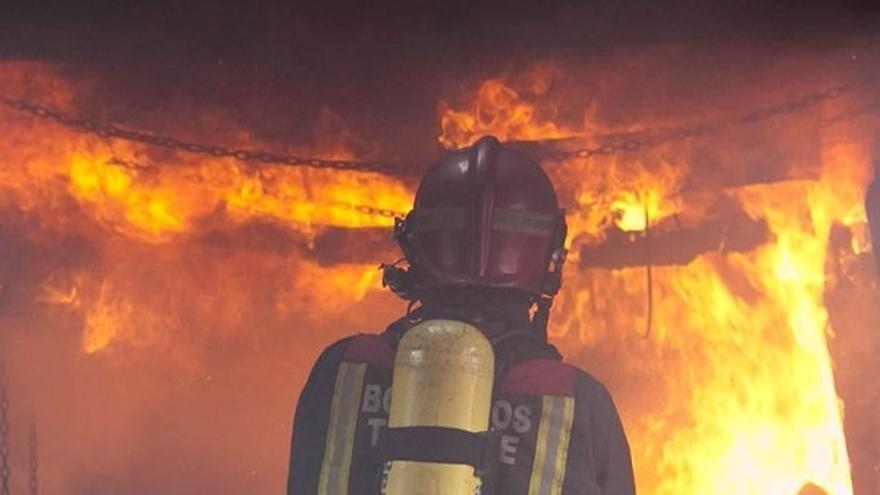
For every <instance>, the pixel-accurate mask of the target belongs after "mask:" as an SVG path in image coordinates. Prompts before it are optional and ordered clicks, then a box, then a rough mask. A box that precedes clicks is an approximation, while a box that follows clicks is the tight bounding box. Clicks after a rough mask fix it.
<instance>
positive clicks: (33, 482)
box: [28, 421, 40, 495]
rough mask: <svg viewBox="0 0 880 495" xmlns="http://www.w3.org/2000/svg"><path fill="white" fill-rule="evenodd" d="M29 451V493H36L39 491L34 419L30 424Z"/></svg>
mask: <svg viewBox="0 0 880 495" xmlns="http://www.w3.org/2000/svg"><path fill="white" fill-rule="evenodd" d="M28 446H29V447H30V449H29V453H30V463H29V466H30V484H29V487H30V490H31V491H30V495H37V494H38V493H39V488H40V485H39V474H40V473H39V470H38V466H37V423H36V421H35V422H34V423H32V424H31V434H30V442H29V445H28Z"/></svg>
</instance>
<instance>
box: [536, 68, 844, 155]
mask: <svg viewBox="0 0 880 495" xmlns="http://www.w3.org/2000/svg"><path fill="white" fill-rule="evenodd" d="M858 84H859V83H858V82H853V83H849V84H844V85H840V86H835V87H832V88H828V89H826V90H824V91H818V92H816V93H811V94H808V95H805V96H802V97H800V98H797V99H794V100H790V101H786V102H783V103H779V104H776V105H773V106H769V107H766V108H761V109H758V110H753V111H751V112H748V113H745V114H741V115H738V116H736V117H733V118H731V119H728V120H721V121H708V122H700V123H695V124H689V125H685V126H681V127H676V128H673V129H671V130H669V131H666V132H663V131H654V132H646V133H644V134H642V135H643V136H644V137H641V138H639V137H632V138H628V139H624V140H622V141H616V142H608V143H603V144H600V145H597V146H595V147H591V148H580V149H576V150H573V151H564V152H559V153H553V154H550V155H548V156H547V158H549V159H550V160H554V161H562V160H569V159H573V158H581V159H583V158H593V157H595V156H603V155H612V154H616V153H620V152H627V151H638V150H641V149H645V148H650V147H653V146H657V145H660V144H663V143H669V142H673V141H681V140H684V139H688V138H692V137H696V136H700V135H705V134H710V133H713V132H717V131H719V130H721V129H723V128H725V127H729V126H731V125H736V124H741V125H748V124H754V123H758V122H762V121H765V120H769V119H772V118H774V117H778V116H781V115H786V114H793V113H799V112H801V111H804V110H806V109H807V108H810V107H813V106H816V105H818V104H819V103H821V102H823V101H826V100H830V99H833V98H837V97H839V96H840V95H842V94H844V93H847V92H849V91H852V90H853V89H855V88H856V86H858Z"/></svg>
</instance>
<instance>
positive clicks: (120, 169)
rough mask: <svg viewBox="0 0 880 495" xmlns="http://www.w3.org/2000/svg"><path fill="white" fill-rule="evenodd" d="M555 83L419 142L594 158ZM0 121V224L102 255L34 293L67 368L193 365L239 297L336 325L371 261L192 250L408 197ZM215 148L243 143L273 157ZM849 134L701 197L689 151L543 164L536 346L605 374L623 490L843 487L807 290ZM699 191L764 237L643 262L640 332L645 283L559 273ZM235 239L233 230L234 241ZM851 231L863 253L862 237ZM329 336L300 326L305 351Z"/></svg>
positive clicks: (857, 182) (534, 77)
mask: <svg viewBox="0 0 880 495" xmlns="http://www.w3.org/2000/svg"><path fill="white" fill-rule="evenodd" d="M561 77H562V72H561V71H560V70H558V69H556V68H554V67H552V66H546V65H545V66H541V67H539V68H537V69H535V70H533V71H530V72H529V74H527V77H523V78H520V79H518V80H516V81H515V82H510V81H509V80H508V79H506V78H495V79H490V80H487V81H484V82H483V83H481V84H480V85H479V87H478V88H477V90H476V92H475V94H474V95H473V96H472V97H471V98H468V99H466V101H464V102H463V103H461V104H460V105H458V104H453V103H447V102H446V101H441V102H440V104H439V110H440V126H441V129H442V133H441V134H440V136H439V138H438V139H439V142H440V143H441V144H443V145H444V146H446V147H459V146H464V145H466V144H469V143H470V142H472V141H473V140H474V139H476V138H477V137H478V136H480V135H482V134H485V133H492V134H495V135H496V136H498V137H499V138H501V139H502V140H535V139H559V138H577V139H580V140H583V141H584V142H585V143H586V144H592V143H590V142H589V138H587V137H586V136H589V135H592V134H593V133H595V132H597V131H601V130H603V127H605V126H603V125H602V123H601V122H599V121H597V119H596V118H595V115H596V110H597V106H596V104H591V105H590V106H589V107H588V108H587V110H586V111H585V112H584V114H585V115H584V116H583V119H582V123H581V124H579V125H573V124H570V123H563V122H561V120H562V119H561V118H560V116H559V112H558V108H559V106H558V105H557V104H556V102H555V101H553V97H552V91H551V90H552V87H553V82H554V81H555V80H556V79H558V78H561ZM74 86H76V85H74V84H72V83H69V84H68V83H65V82H64V80H63V79H62V78H60V77H58V75H57V74H55V73H54V72H53V71H52V69H51V68H49V67H46V66H42V65H33V64H4V65H3V66H0V90H2V92H3V93H5V94H18V93H20V91H21V88H32V89H31V91H33V94H34V95H38V96H39V99H41V100H42V101H46V100H47V99H48V101H49V103H51V104H53V105H56V106H58V107H61V108H72V107H73V106H72V101H73V98H72V95H73V94H74V93H75V92H76V91H86V90H85V89H84V88H81V87H79V86H76V88H75V89H74ZM47 95H48V96H47ZM2 115H3V118H2V120H0V150H2V152H3V153H2V154H3V156H4V157H5V158H4V159H5V163H6V164H5V166H4V167H0V211H18V212H26V213H29V214H32V215H33V216H35V217H37V218H39V221H40V227H41V228H43V229H45V230H46V231H48V232H49V233H50V234H51V233H64V232H70V231H73V232H78V233H81V234H82V235H83V236H85V237H88V238H89V239H90V240H91V241H92V242H94V243H95V244H96V245H98V246H99V251H100V254H101V256H102V257H103V258H102V263H101V266H102V268H100V269H93V270H90V269H83V268H77V269H72V270H69V271H70V273H62V274H57V273H53V274H49V276H48V277H47V280H46V283H45V285H44V287H43V290H42V292H41V295H40V296H39V297H38V299H39V301H40V302H42V303H44V304H47V305H53V306H57V307H61V308H67V310H69V311H71V312H72V313H74V314H76V315H79V317H80V318H81V319H82V324H83V333H82V338H81V350H82V351H83V352H85V353H87V354H101V353H103V354H111V355H112V354H113V353H112V352H110V351H112V350H114V349H127V348H135V349H137V348H140V347H151V346H152V347H156V348H160V349H165V350H169V351H170V352H171V354H172V358H177V359H180V360H181V361H183V362H185V363H189V362H190V361H191V356H190V355H189V354H188V352H194V351H188V350H187V349H185V346H184V345H181V344H180V343H179V340H180V339H182V338H183V337H182V336H180V335H178V334H177V333H175V332H178V331H179V330H180V329H182V328H187V326H188V325H189V323H188V321H189V319H193V320H196V321H202V322H206V321H207V322H214V323H215V326H214V327H212V328H197V329H190V331H191V332H192V333H196V334H198V335H199V336H201V333H205V334H210V336H212V337H213V338H217V337H218V336H224V335H228V334H233V333H234V332H236V331H240V329H242V328H247V329H249V330H250V331H252V332H254V333H257V334H258V333H259V331H260V330H259V328H255V327H258V326H259V322H253V321H250V319H251V318H252V317H253V315H252V313H250V312H249V311H248V308H249V307H253V306H257V303H256V302H255V301H257V300H259V301H264V300H269V301H270V302H271V304H269V307H270V308H271V314H268V315H263V316H262V317H264V318H266V320H267V321H269V320H271V321H276V322H277V321H283V322H291V324H294V323H295V324H301V321H302V320H306V321H309V320H308V319H309V318H310V317H313V316H315V315H321V317H323V318H326V317H327V315H330V317H335V316H336V315H338V314H343V313H345V314H355V313H357V312H359V311H355V310H354V309H353V308H354V305H355V304H356V303H357V302H358V301H361V300H363V299H365V298H367V297H369V296H370V295H371V293H373V292H374V291H373V289H376V288H378V285H379V280H378V272H377V271H376V270H375V267H373V266H366V265H358V264H337V265H333V266H330V267H326V266H321V265H320V264H319V263H317V262H316V261H313V260H311V259H308V258H307V257H304V256H301V255H300V254H298V252H297V251H296V250H295V249H291V250H289V251H285V252H284V253H283V254H282V255H280V256H278V257H273V258H271V259H267V258H265V257H261V256H259V255H256V254H254V253H252V252H248V251H247V250H236V249H233V248H228V247H225V246H224V244H223V242H216V243H213V244H212V245H211V246H210V247H205V246H204V245H203V244H200V241H199V239H200V238H202V237H203V236H209V235H210V234H212V233H213V232H214V231H215V230H225V231H234V229H235V228H236V227H241V226H247V225H252V224H255V223H261V222H267V223H270V224H273V225H280V226H282V227H283V229H282V230H283V231H284V233H285V235H287V234H291V233H292V235H296V236H298V237H297V239H300V238H302V240H304V244H305V245H306V247H305V248H303V249H308V245H309V243H310V242H312V241H313V240H314V239H315V237H316V235H318V234H319V233H320V232H321V230H322V229H324V228H326V227H329V226H339V227H350V228H361V227H373V226H389V225H390V222H391V220H390V219H389V218H386V217H378V216H375V215H370V214H368V213H365V212H363V211H361V210H359V209H357V208H355V207H353V206H354V205H358V204H366V205H370V206H375V207H378V208H384V209H389V210H393V211H406V210H407V209H408V207H409V204H410V201H411V197H412V191H411V190H410V189H409V187H408V186H407V185H406V184H404V183H402V182H400V181H398V180H395V179H392V178H388V177H383V176H379V175H377V174H370V173H354V172H345V173H340V172H333V171H323V170H307V169H291V168H274V167H259V166H249V165H243V164H241V163H238V162H235V161H233V160H229V159H215V158H206V157H203V156H198V155H185V154H175V153H165V154H156V153H155V152H153V151H152V150H150V149H149V148H147V147H144V146H140V145H134V144H129V143H120V142H112V143H107V142H103V141H101V140H98V139H96V138H92V137H89V136H84V135H82V134H77V133H75V132H73V131H71V130H69V129H65V128H60V127H57V126H50V125H47V124H46V123H44V122H38V121H35V120H34V119H32V118H31V117H29V116H23V115H19V114H13V113H10V112H7V111H5V110H4V111H3V114H2ZM648 124H650V123H639V124H638V125H634V126H633V128H638V127H640V126H646V125H648ZM230 127H232V126H230ZM607 130H612V129H610V128H609V129H607ZM233 134H234V139H235V142H236V143H237V144H241V145H243V146H247V147H253V148H273V149H280V148H283V146H277V144H276V143H264V142H258V141H257V140H256V139H254V138H252V137H250V136H248V135H247V134H246V133H241V132H239V131H236V132H234V133H233ZM205 141H216V139H205ZM866 142H867V139H861V140H852V139H851V138H847V137H845V136H840V135H836V134H834V133H833V132H831V131H827V132H826V133H825V134H823V142H822V143H821V149H822V154H821V174H820V176H818V177H816V178H813V179H801V180H797V181H794V180H790V181H785V182H781V183H772V184H763V185H750V186H743V187H732V188H729V189H721V188H719V189H718V190H712V191H709V192H708V194H707V193H706V192H705V191H702V192H701V191H693V190H688V189H687V186H688V184H687V179H688V177H689V174H690V173H691V171H692V169H693V168H696V164H695V162H694V160H693V157H692V156H691V154H690V151H691V150H690V144H689V143H678V144H675V145H672V144H670V145H667V146H663V147H657V148H654V149H652V150H650V151H649V152H644V153H640V154H638V155H636V154H623V155H614V156H608V157H598V158H596V159H594V160H589V161H588V160H577V159H573V160H569V161H567V162H565V163H560V164H554V165H551V164H547V170H548V171H549V173H550V175H551V177H552V178H553V180H554V182H555V183H556V184H557V185H558V188H559V191H560V197H562V198H563V200H564V202H565V203H566V205H565V206H567V207H568V209H569V211H568V220H569V225H570V226H571V235H570V238H569V243H570V245H571V246H570V247H571V248H572V263H571V264H570V266H569V267H568V268H567V273H566V286H565V288H564V290H563V293H562V294H561V296H560V301H559V303H558V304H557V305H556V309H555V315H554V323H553V325H552V327H551V329H550V333H551V335H552V337H553V338H554V339H555V341H556V342H557V343H559V344H560V345H561V346H562V347H563V349H564V350H565V351H566V354H567V355H568V356H569V357H570V358H571V359H572V360H573V361H574V362H576V363H579V364H581V365H583V366H584V367H585V368H587V369H589V370H591V371H594V372H596V373H597V374H598V375H600V378H603V379H606V378H607V380H606V381H608V382H609V385H610V386H611V388H612V390H613V391H614V394H615V397H616V398H617V400H618V406H619V409H620V410H621V412H622V415H623V419H624V422H625V424H626V427H627V431H628V435H629V440H630V444H631V447H632V450H633V456H634V462H635V467H636V475H637V483H638V486H639V491H640V492H642V493H654V494H675V495H686V494H728V493H729V494H740V493H772V494H782V495H795V494H796V493H797V492H798V490H799V489H800V488H801V487H802V486H805V485H806V484H807V483H814V484H816V485H818V486H821V487H823V488H824V489H825V490H827V491H828V493H830V494H833V495H850V494H851V493H852V486H851V482H850V477H849V461H848V458H847V452H846V448H845V444H844V436H843V428H842V424H841V406H840V404H839V400H838V398H837V395H836V392H835V388H834V381H833V378H834V377H833V374H832V366H831V360H830V357H829V354H828V348H827V335H828V332H829V328H828V315H827V311H826V309H825V307H824V305H823V299H822V297H823V290H824V287H825V274H824V258H825V256H826V251H827V244H828V243H827V239H828V233H829V229H830V228H831V226H832V224H833V223H835V222H837V223H840V224H843V225H846V226H848V227H851V228H853V229H854V230H855V231H857V230H858V229H859V228H861V227H860V225H862V224H863V223H864V212H863V211H862V210H861V198H862V194H863V191H864V184H865V182H866V181H867V170H868V167H869V157H868V153H867V151H866V144H865V143H866ZM273 145H274V146H273ZM296 151H297V152H298V153H301V154H303V155H310V154H314V155H321V156H326V157H331V158H333V157H336V158H349V157H351V156H352V153H351V152H350V150H349V148H348V147H347V146H346V143H344V142H340V143H336V144H335V145H334V146H331V147H330V148H326V147H302V148H301V149H298V150H296ZM719 196H721V197H725V198H728V199H730V200H731V201H733V202H736V203H737V204H738V205H739V206H741V207H742V209H743V210H744V211H745V212H746V213H747V214H748V215H749V216H751V217H752V218H754V219H761V220H763V221H765V222H766V223H767V226H768V229H769V231H770V233H771V234H772V240H771V241H769V242H767V243H766V244H765V245H763V246H761V247H759V248H757V249H755V250H752V251H750V252H745V253H724V252H722V250H721V249H720V247H719V250H718V251H716V252H708V253H704V254H703V255H701V256H699V257H697V258H696V259H695V260H694V261H692V262H690V263H689V264H687V265H686V266H680V267H671V266H665V267H654V268H653V273H654V276H653V283H654V287H653V289H652V290H653V293H654V300H655V301H656V302H655V304H654V307H653V308H652V315H651V334H650V335H649V336H648V337H649V338H644V336H643V335H642V334H641V333H640V332H642V331H643V330H644V329H645V328H647V327H648V321H647V316H646V314H647V311H646V307H645V306H646V301H645V297H644V295H645V292H646V287H645V279H644V275H643V271H642V270H641V269H640V268H628V269H622V270H578V269H577V266H576V265H577V263H579V262H584V261H585V260H580V259H579V255H578V249H579V247H580V246H582V245H583V244H584V243H587V242H601V241H602V239H603V238H605V236H606V235H607V232H609V231H610V230H612V229H617V230H620V231H623V232H630V233H636V232H640V231H643V230H645V229H646V227H648V223H649V222H650V225H651V226H654V225H657V224H658V223H660V222H663V221H665V220H669V219H672V218H678V217H679V216H682V217H685V216H694V217H697V218H700V217H701V215H704V214H705V212H704V211H703V210H702V208H703V207H704V206H705V204H704V203H705V202H707V199H706V198H707V197H708V198H709V199H712V198H717V197H719ZM218 226H222V227H223V229H218ZM243 232H244V233H239V234H237V235H238V237H248V236H249V235H250V234H249V233H248V231H243ZM270 234H271V235H276V234H277V233H275V232H274V231H272V232H271V233H270ZM50 237H51V236H50ZM271 239H272V240H273V241H276V239H275V238H274V237H271ZM854 239H860V241H859V245H860V249H861V250H862V251H864V250H866V249H867V247H866V246H865V243H866V241H865V239H866V236H865V235H864V232H862V235H860V236H859V235H857V236H855V237H854ZM194 260H199V263H194ZM377 261H379V260H377ZM572 265H575V266H572ZM279 272H283V273H287V274H290V276H289V277H286V278H283V279H282V280H281V281H278V279H277V278H274V277H273V276H272V275H275V274H277V273H279ZM169 280H170V281H169ZM266 280H273V281H274V282H273V284H274V285H273V284H267V283H266V282H265V281H266ZM316 281H320V283H316ZM330 301H332V302H330ZM386 305H387V306H388V307H390V304H386ZM261 307H262V306H261ZM312 313H314V315H313V314H312ZM296 330H297V331H300V330H299V329H296ZM331 337H332V336H327V335H312V333H311V332H302V338H303V339H306V340H307V339H312V340H310V341H309V342H312V343H313V344H314V345H313V346H314V347H317V346H320V345H323V344H326V343H327V341H328V340H330V338H331ZM193 347H196V346H195V345H194V346H193ZM603 357H604V358H605V359H596V358H603ZM606 361H607V363H606ZM608 363H610V364H608ZM606 365H607V367H606ZM609 369H611V371H609ZM603 373H604V375H603Z"/></svg>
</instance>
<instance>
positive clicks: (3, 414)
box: [0, 365, 11, 495]
mask: <svg viewBox="0 0 880 495" xmlns="http://www.w3.org/2000/svg"><path fill="white" fill-rule="evenodd" d="M8 383H9V382H8V380H7V377H6V368H5V366H3V365H0V495H9V487H10V484H11V483H10V480H9V478H10V475H11V473H10V470H9V390H8V388H7V387H8Z"/></svg>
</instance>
